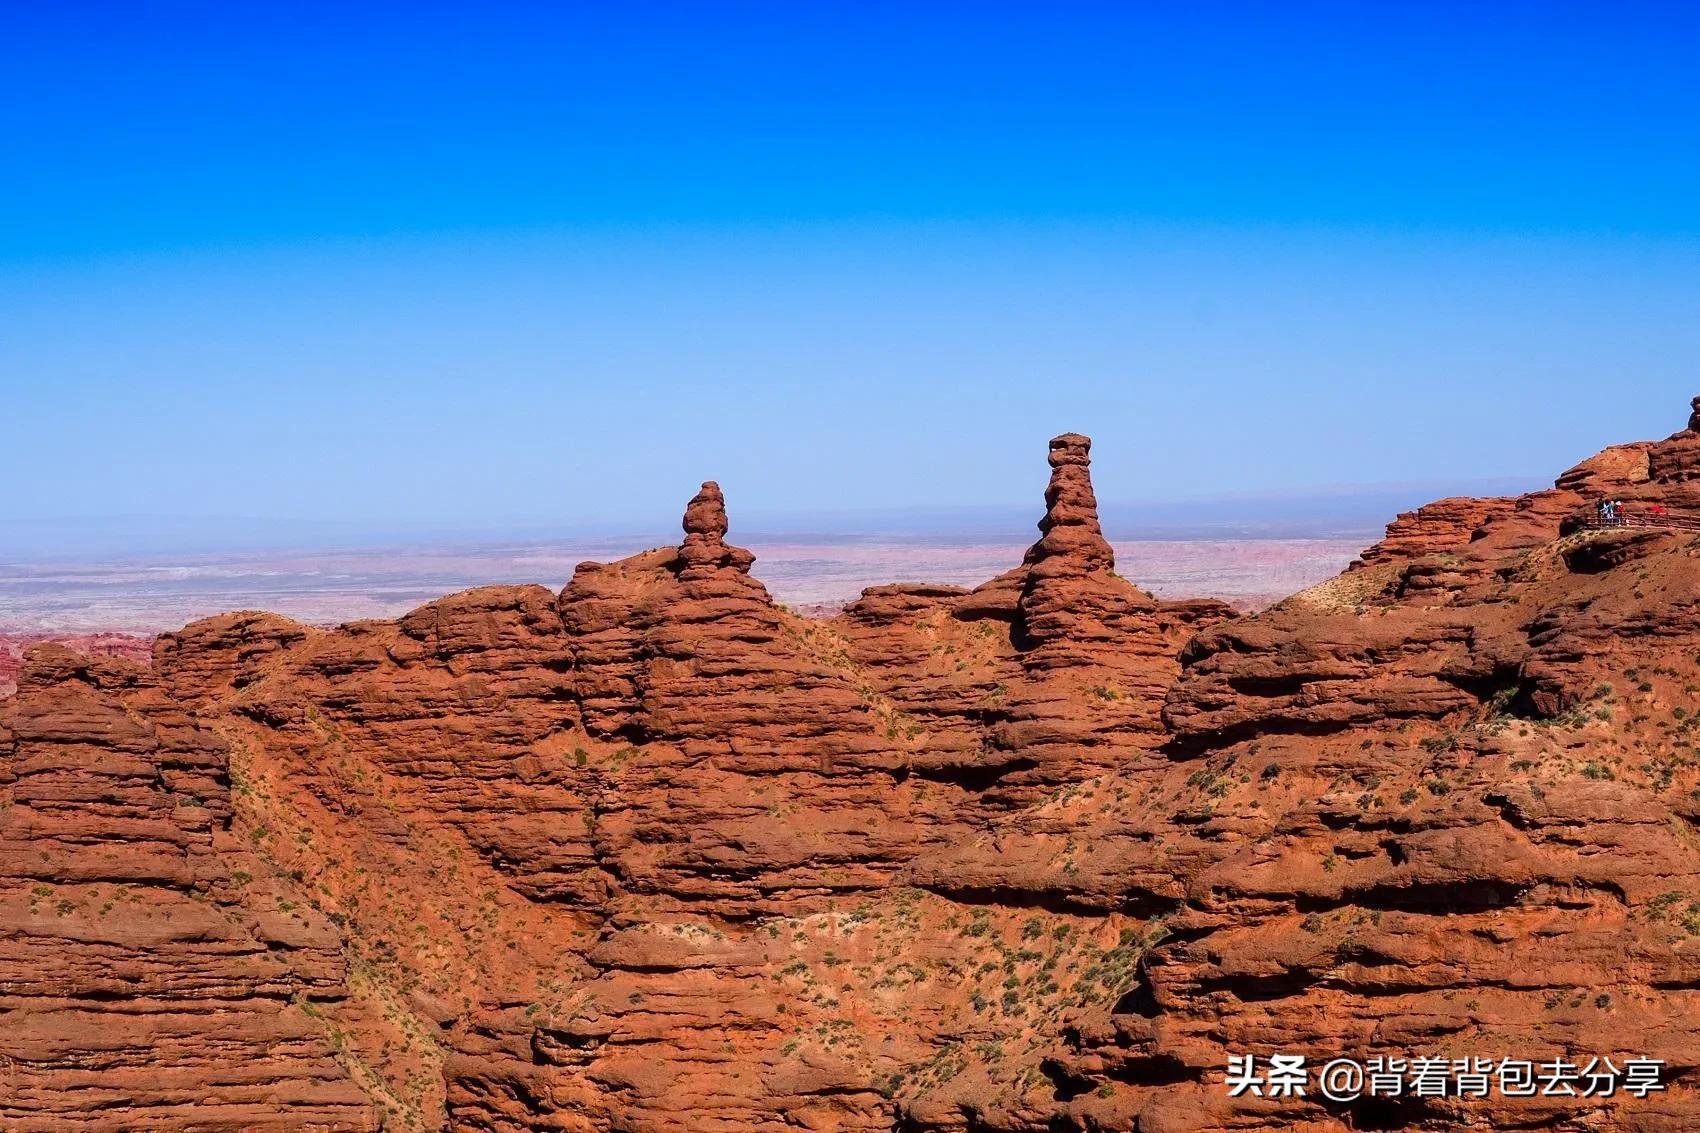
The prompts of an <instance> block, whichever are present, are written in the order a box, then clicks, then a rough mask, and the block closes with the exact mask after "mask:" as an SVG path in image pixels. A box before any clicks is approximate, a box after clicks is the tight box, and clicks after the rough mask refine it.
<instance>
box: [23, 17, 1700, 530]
mask: <svg viewBox="0 0 1700 1133" xmlns="http://www.w3.org/2000/svg"><path fill="white" fill-rule="evenodd" d="M355 9H358V10H357V11H356V10H355ZM1697 12H1700V9H1697V8H1696V7H1695V6H1694V5H1691V4H1676V3H1669V4H1634V3H1630V4H1621V3H1613V4H1606V3H1597V4H1565V3H1539V4H1533V3H1531V4H1518V3H1502V4H1456V5H1453V4H1445V3H1424V4H1417V3H1411V4H1392V3H1367V2H1366V3H1356V4H1322V3H1303V2H1291V3H1281V4H1275V3H1271V4H1179V3H1175V4H1169V3H1165V4H1134V3H1119V4H1102V5H1098V4H1088V3H1073V4H1069V3H1064V4H1037V3H1035V4H1019V5H1017V4H999V3H993V2H983V3H975V4H961V5H957V4H948V3H927V4H915V3H904V4H881V3H857V4H845V5H813V4H801V3H784V4H771V5H768V4H763V5H749V4H736V3H715V4H691V5H684V4H679V5H669V4H618V5H616V4H606V5H602V4H597V5H541V4H539V5H500V4H498V5H454V6H448V5H432V4H411V5H405V6H403V5H395V6H388V5H379V4H365V5H347V6H345V5H330V4H325V5H294V4H292V5H276V6H271V7H268V6H264V5H232V4H218V5H205V6H186V5H173V4H136V3H128V4H111V5H107V4H76V3H71V4H65V5H46V4H41V5H12V6H10V7H9V8H8V9H7V10H6V13H5V15H4V16H3V17H0V97H3V99H4V107H5V112H4V114H3V115H0V386H3V388H0V394H3V400H0V482H4V483H5V484H7V485H9V488H8V489H7V491H6V492H5V495H4V499H3V501H0V521H5V520H16V519H20V518H37V519H40V518H64V517H99V516H107V515H127V516H136V515H170V516H190V517H196V516H201V517H221V516H247V517H262V518H265V517H277V518H303V517H319V518H327V519H334V520H347V521H357V522H372V523H378V522H383V523H385V524H392V525H393V524H398V523H399V524H406V523H427V522H440V523H450V524H453V523H469V524H470V523H481V524H493V525H499V524H503V523H525V524H532V525H535V524H548V523H555V522H577V521H596V520H599V519H602V518H607V517H616V516H633V517H635V516H642V517H648V516H650V515H653V514H660V513H673V512H676V511H677V510H678V509H679V506H680V505H681V504H682V503H683V501H684V500H685V499H686V498H687V497H688V496H689V495H690V493H691V491H692V489H693V488H694V486H695V483H696V481H698V480H701V479H703V478H705V477H710V476H714V477H718V478H719V479H720V480H721V481H722V482H723V483H725V485H726V487H727V489H728V491H729V494H730V495H731V503H732V507H733V511H734V521H736V518H737V514H738V509H739V508H740V507H743V508H746V509H748V510H749V511H751V512H752V513H756V512H770V511H785V510H794V509H806V508H810V507H814V506H820V507H833V508H845V507H891V506H901V505H906V504H933V505H948V504H981V503H998V504H1001V503H1008V502H1023V501H1028V500H1031V499H1033V498H1035V496H1036V493H1037V491H1038V488H1039V485H1040V483H1042V480H1043V476H1044V466H1043V451H1044V441H1045V439H1046V438H1047V437H1048V436H1049V435H1051V434H1053V433H1055V432H1059V431H1062V430H1065V429H1077V430H1081V431H1085V432H1089V433H1091V434H1093V435H1094V436H1095V437H1096V438H1097V439H1098V450H1097V453H1098V458H1099V459H1098V476H1099V482H1100V494H1101V495H1104V496H1106V497H1108V498H1122V499H1132V498H1139V497H1146V496H1152V495H1160V494H1174V495H1195V494H1208V493H1215V492H1222V491H1232V490H1237V489H1244V490H1259V491H1268V490H1284V489H1288V488H1296V487H1301V486H1308V485H1319V484H1346V483H1361V482H1385V481H1425V482H1428V481H1441V480H1446V479H1456V478H1458V477H1461V476H1482V477H1494V476H1506V475H1525V474H1533V475H1536V476H1544V475H1550V474H1553V473H1556V472H1557V471H1559V470H1560V469H1561V468H1562V467H1563V466H1564V465H1566V464H1567V463H1569V462H1571V461H1572V460H1574V459H1576V458H1579V457H1581V456H1583V455H1586V454H1587V453H1589V452H1592V451H1593V450H1594V449H1596V448H1598V447H1600V446H1601V445H1603V444H1605V443H1609V442H1612V441H1615V440H1622V439H1630V438H1638V437H1643V436H1651V435H1663V434H1665V433H1668V432H1670V431H1672V430H1673V429H1675V428H1677V427H1678V426H1679V425H1680V424H1681V423H1682V421H1683V419H1684V417H1685V414H1686V401H1687V398H1688V397H1689V396H1690V395H1691V394H1694V393H1700V256H1697V255H1696V253H1697V252H1700V66H1697V65H1696V60H1697V58H1700V15H1697Z"/></svg>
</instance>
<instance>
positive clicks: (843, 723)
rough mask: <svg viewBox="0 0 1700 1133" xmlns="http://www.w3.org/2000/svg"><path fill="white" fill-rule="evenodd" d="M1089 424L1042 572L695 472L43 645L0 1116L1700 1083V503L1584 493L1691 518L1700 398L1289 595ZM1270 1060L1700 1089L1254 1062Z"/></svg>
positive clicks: (1088, 1121) (308, 1122)
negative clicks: (584, 529)
mask: <svg viewBox="0 0 1700 1133" xmlns="http://www.w3.org/2000/svg"><path fill="white" fill-rule="evenodd" d="M1696 411H1697V413H1700V405H1697V409H1696ZM1089 451H1090V445H1089V442H1088V441H1087V439H1086V438H1085V437H1082V436H1079V435H1077V434H1065V435H1064V436H1061V437H1058V438H1056V439H1055V440H1054V441H1053V442H1052V443H1051V450H1050V465H1051V479H1050V484H1049V486H1048V488H1047V490H1046V495H1045V503H1046V509H1045V515H1044V518H1043V519H1042V521H1041V523H1040V525H1039V526H1040V538H1039V539H1038V541H1037V542H1036V543H1035V544H1034V545H1033V547H1032V548H1031V549H1030V550H1029V551H1028V553H1027V555H1026V556H1025V558H1024V560H1023V561H1022V562H1021V563H1020V564H1019V565H1017V566H1016V567H1015V568H1013V569H1012V570H1010V571H1009V572H1007V573H1005V574H1003V575H1001V576H999V577H998V578H995V579H993V580H991V581H990V582H987V583H986V584H984V585H982V586H980V587H978V588H975V589H973V590H964V589H960V588H955V587H945V586H930V585H914V584H902V585H891V586H881V587H875V588H872V589H870V590H868V591H866V592H864V593H863V595H862V596H861V598H860V599H859V600H857V601H856V602H854V603H852V604H851V605H850V606H848V607H847V608H846V609H845V610H844V611H843V612H842V613H840V614H838V615H836V616H834V617H832V618H830V619H808V618H803V617H799V616H797V615H796V614H793V613H791V612H789V611H787V610H785V609H783V608H781V607H779V606H777V605H776V604H775V603H774V602H773V601H772V600H771V598H770V597H769V595H768V594H767V591H766V590H765V588H764V587H763V586H762V584H761V583H760V582H759V581H758V580H757V579H756V578H755V577H753V576H752V575H751V573H750V571H751V566H752V562H753V560H752V557H751V555H750V554H749V553H748V552H747V551H744V550H742V549H740V548H738V547H736V546H734V545H733V544H731V543H729V542H728V541H727V539H728V535H729V526H728V519H727V511H726V505H725V500H724V498H723V495H722V493H721V492H720V489H719V488H718V486H716V485H715V484H713V483H705V484H704V485H703V486H702V490H701V491H700V492H699V493H698V494H697V496H696V497H695V498H694V499H693V500H691V502H690V503H689V505H688V506H687V508H686V511H685V517H684V524H683V527H684V533H683V539H682V541H681V544H680V545H679V546H678V547H669V548H661V549H658V550H655V551H650V552H646V553H644V554H641V555H637V556H634V557H632V558H629V559H625V560H622V561H620V562H616V563H609V564H600V563H586V564H583V565H582V566H580V567H579V569H578V570H577V572H576V573H575V575H574V577H573V579H572V581H571V582H570V583H569V584H568V585H567V586H566V588H565V589H564V590H562V591H561V592H560V593H558V594H557V593H552V592H550V591H548V590H546V589H543V588H541V587H495V588H486V589H481V590H473V591H467V592H465V593H462V594H456V595H450V596H448V597H445V598H443V599H440V600H438V601H436V602H433V603H430V604H428V605H426V606H424V607H422V608H420V609H419V610H416V611H414V612H413V613H411V614H409V615H407V616H405V617H403V618H400V619H398V620H396V621H394V622H362V623H354V624H350V625H347V626H344V627H341V628H340V629H336V630H320V629H312V628H309V627H305V626H301V625H298V624H296V623H293V622H291V621H289V620H288V619H284V618H279V617H276V616H274V615H266V614H251V613H244V614H230V615H224V616H221V617H218V618H213V619H208V620H206V621H203V622H199V623H196V624H194V625H191V626H189V627H186V628H185V629H184V630H182V631H180V632H178V633H175V634H171V635H167V636H166V637H163V638H161V639H160V640H159V641H158V642H157V643H156V644H155V647H154V654H153V658H152V667H151V668H144V667H141V666H137V665H133V664H129V663H124V662H117V661H107V660H83V659H79V658H77V657H75V656H74V655H72V654H69V653H67V652H65V651H63V650H55V649H41V650H37V651H36V652H35V653H33V654H32V655H31V657H30V660H29V664H28V667H27V669H26V671H25V673H24V675H23V680H22V684H21V687H20V690H19V692H18V693H17V695H15V696H13V697H11V698H10V699H7V700H4V701H0V791H4V792H5V795H4V802H5V804H6V805H5V809H4V810H0V879H4V880H0V917H5V918H6V923H7V929H8V931H7V933H6V934H4V935H3V936H0V953H3V954H4V962H3V963H0V973H4V977H3V979H0V1006H3V1008H4V1010H5V1011H6V1012H7V1014H6V1016H5V1019H6V1022H7V1023H8V1024H9V1025H10V1026H9V1028H8V1030H7V1032H6V1035H5V1037H3V1038H0V1056H4V1058H5V1059H7V1060H9V1061H7V1062H5V1063H4V1064H0V1114H3V1115H4V1116H5V1118H6V1121H5V1122H0V1124H6V1125H7V1127H8V1128H11V1127H13V1126H14V1125H16V1127H18V1128H43V1129H46V1128H81V1127H88V1128H115V1129H118V1128H132V1127H146V1128H183V1129H189V1128H197V1129H199V1128H206V1129H225V1128H228V1129H237V1128H280V1129H281V1128H325V1129H343V1128H356V1129H358V1128H370V1127H373V1126H374V1125H375V1124H376V1123H377V1122H379V1121H384V1122H387V1125H386V1127H391V1128H401V1129H421V1128H423V1129H438V1128H443V1129H455V1130H487V1131H492V1133H494V1131H502V1133H509V1131H516V1130H558V1131H583V1133H589V1131H593V1130H594V1131H601V1130H626V1131H646V1133H647V1131H658V1133H659V1131H678V1133H686V1131H691V1133H696V1131H702V1130H714V1131H718V1130H724V1131H728V1133H730V1131H734V1130H735V1131H745V1130H773V1131H778V1130H795V1129H814V1130H891V1131H899V1130H901V1131H906V1133H915V1131H921V1130H934V1131H946V1130H950V1131H963V1133H966V1131H968V1130H978V1131H1004V1133H1017V1131H1020V1133H1041V1131H1055V1130H1077V1131H1086V1130H1090V1131H1101V1130H1120V1131H1127V1130H1133V1129H1138V1130H1140V1131H1142V1133H1154V1131H1164V1133H1170V1131H1182V1130H1197V1131H1200V1133H1203V1131H1220V1130H1230V1129H1232V1130H1255V1129H1265V1130H1278V1129H1301V1128H1302V1129H1312V1130H1346V1129H1393V1128H1414V1129H1434V1130H1442V1129H1456V1128H1464V1127H1471V1128H1519V1129H1552V1130H1559V1129H1582V1128H1587V1129H1596V1130H1679V1129H1691V1128H1700V1096H1697V1095H1696V1093H1695V1091H1694V1088H1693V1077H1694V1075H1695V1073H1696V1068H1697V1067H1700V1023H1696V1021H1695V1020H1697V1019H1700V1001H1697V998H1696V997H1697V995H1700V839H1697V837H1696V833H1695V828H1696V825H1697V824H1700V802H1697V801H1696V799H1697V798H1700V737H1697V736H1696V735H1695V728H1696V727H1700V725H1696V724H1695V720H1696V719H1697V718H1700V717H1697V716H1696V715H1695V712H1696V709H1697V708H1700V704H1697V703H1696V698H1697V697H1700V550H1697V549H1696V548H1695V547H1694V546H1692V545H1691V537H1690V536H1689V535H1688V534H1687V533H1686V532H1683V531H1678V530H1669V529H1652V528H1629V529H1620V530H1619V529H1614V530H1605V531H1596V530H1590V529H1586V527H1585V520H1586V519H1587V518H1588V517H1589V516H1590V515H1592V514H1593V508H1594V505H1595V503H1596V502H1597V500H1599V499H1600V498H1606V497H1609V498H1615V499H1620V500H1622V501H1624V502H1625V504H1626V505H1627V506H1629V507H1630V508H1631V509H1632V510H1633V509H1646V510H1647V512H1648V513H1649V514H1651V509H1653V508H1655V507H1657V508H1659V509H1662V513H1663V514H1665V515H1670V516H1676V517H1682V518H1700V433H1696V432H1695V431H1694V429H1693V427H1692V426H1691V427H1690V429H1688V430H1685V431H1684V432H1682V433H1678V434H1677V435H1675V436H1673V437H1671V438H1669V439H1668V440H1665V441H1660V442H1646V443H1638V444H1630V445H1622V446H1618V447H1615V448H1612V449H1608V450H1607V451H1606V452H1604V453H1602V454H1600V455H1599V456H1596V457H1594V458H1592V459H1590V460H1588V461H1586V462H1584V463H1583V464H1580V465H1578V466H1577V467H1576V468H1574V469H1572V470H1570V471H1569V472H1566V473H1565V474H1564V475H1563V476H1561V477H1560V478H1559V479H1558V481H1557V482H1556V483H1555V486H1554V487H1553V488H1552V489H1549V490H1546V491H1543V492H1536V493H1531V494H1530V495H1527V496H1523V497H1519V498H1516V499H1503V500H1445V501H1440V502H1438V503H1436V504H1431V505H1429V506H1428V507H1425V508H1422V509H1419V510H1418V511H1416V512H1413V513H1410V514H1408V515H1405V516H1401V517H1399V518H1398V519H1397V520H1395V521H1394V523H1392V524H1391V525H1390V526H1389V529H1388V534H1387V538H1386V539H1384V540H1383V541H1382V542H1381V543H1378V544H1377V545H1376V546H1375V547H1372V548H1370V549H1368V550H1366V551H1365V553H1364V555H1363V558H1362V560H1361V562H1360V563H1358V564H1355V566H1354V568H1353V569H1352V570H1349V571H1348V572H1346V573H1345V574H1343V575H1341V576H1340V577H1339V578H1337V579H1334V580H1332V581H1330V582H1327V583H1324V584H1322V585H1321V586H1319V587H1315V588H1313V589H1311V590H1309V591H1306V592H1303V593H1301V594H1298V595H1294V596H1293V597H1291V598H1289V599H1287V600H1286V601H1285V602H1282V603H1280V604H1279V605H1277V606H1276V607H1273V608H1272V609H1270V610H1268V611H1266V612H1264V613H1262V614H1260V615H1257V616H1255V617H1236V616H1235V615H1234V614H1233V611H1231V610H1230V609H1228V608H1227V607H1225V606H1223V605H1221V604H1219V603H1212V602H1160V601H1158V600H1156V599H1154V598H1152V597H1151V596H1150V595H1149V594H1146V593H1145V592H1143V591H1141V590H1139V589H1138V588H1137V587H1136V586H1134V585H1133V584H1132V583H1130V582H1128V581H1126V580H1124V579H1122V578H1121V577H1119V576H1118V575H1117V574H1116V573H1115V569H1114V565H1115V564H1114V558H1113V555H1112V552H1111V549H1110V547H1109V545H1108V544H1107V543H1106V542H1105V540H1104V538H1103V536H1102V533H1101V531H1100V530H1099V527H1098V521H1097V509H1096V502H1095V500H1094V498H1093V494H1092V487H1091V482H1090V477H1089V463H1088V461H1089ZM44 891H45V892H44ZM7 910H10V912H8V911H7ZM1270 1053H1300V1054H1305V1055H1308V1056H1310V1057H1311V1058H1312V1060H1313V1064H1314V1063H1315V1062H1318V1061H1320V1060H1321V1059H1323V1058H1325V1057H1328V1056H1332V1055H1335V1054H1347V1055H1351V1056H1354V1057H1359V1058H1363V1057H1369V1056H1372V1055H1377V1054H1385V1055H1392V1056H1401V1057H1423V1056H1430V1055H1439V1056H1445V1057H1448V1058H1455V1057H1476V1056H1481V1057H1504V1056H1520V1057H1527V1058H1533V1059H1552V1058H1555V1057H1560V1056H1563V1057H1567V1058H1572V1059H1579V1060H1580V1061H1583V1062H1585V1061H1586V1059H1587V1058H1588V1057H1590V1056H1594V1055H1599V1056H1609V1057H1612V1058H1613V1059H1615V1060H1617V1061H1619V1062H1620V1063H1621V1062H1622V1061H1623V1060H1624V1059H1626V1058H1627V1057H1629V1056H1647V1057H1652V1058H1660V1059H1663V1060H1665V1062H1666V1064H1667V1071H1666V1077H1667V1079H1668V1085H1669V1089H1668V1090H1666V1091H1663V1092H1659V1093H1654V1094H1652V1095H1651V1096H1649V1097H1647V1098H1645V1099H1636V1098H1625V1097H1618V1098H1611V1099H1605V1098H1575V1097H1534V1098H1504V1097H1492V1098H1488V1099H1481V1100H1477V1099H1465V1098H1458V1097H1438V1098H1405V1099H1400V1100H1398V1101H1396V1102H1390V1101H1368V1102H1361V1103H1357V1104H1328V1105H1324V1104H1321V1102H1320V1101H1319V1099H1317V1098H1316V1097H1315V1096H1314V1094H1313V1095H1311V1096H1306V1097H1299V1098H1279V1099H1276V1098H1265V1099H1260V1098H1240V1099H1234V1098H1230V1097H1229V1096H1228V1094H1227V1091H1226V1090H1225V1089H1224V1087H1223V1084H1222V1082H1223V1073H1224V1070H1225V1069H1226V1066H1227V1061H1228V1057H1229V1055H1231V1054H1256V1055H1268V1054H1270ZM31 1123H33V1124H31Z"/></svg>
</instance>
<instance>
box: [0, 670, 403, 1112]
mask: <svg viewBox="0 0 1700 1133" xmlns="http://www.w3.org/2000/svg"><path fill="white" fill-rule="evenodd" d="M230 815H231V804H230V791H229V777H228V749H227V747H226V745H225V743H224V741H223V740H222V739H221V738H220V737H219V736H218V735H217V734H216V733H215V732H213V731H212V730H211V729H209V728H207V727H206V726H204V725H202V724H201V723H199V722H197V721H196V720H194V719H193V718H191V717H190V716H189V715H187V714H186V713H185V712H184V711H183V709H182V707H181V706H180V705H178V704H177V703H176V702H174V701H172V700H171V699H170V698H168V697H165V696H163V695H161V690H160V689H159V688H158V687H157V686H156V685H155V684H154V683H153V681H152V680H151V679H150V678H149V676H148V675H147V674H146V672H145V671H144V670H141V669H139V668H136V667H134V666H133V665H130V664H127V663H123V662H108V661H105V660H103V659H96V660H86V659H84V658H81V657H79V656H77V655H75V654H72V653H69V652H68V651H66V650H64V649H62V648H59V647H57V646H38V647H36V648H35V649H33V650H32V651H31V653H30V654H29V656H28V662H27V669H26V672H25V676H24V680H23V683H22V686H21V688H20V690H19V692H18V693H17V695H15V696H13V697H11V698H10V699H7V700H4V701H0V972H4V973H5V976H4V978H3V981H0V1014H3V1015H4V1018H5V1023H6V1025H5V1027H4V1028H0V1066H3V1067H4V1074H3V1077H0V1124H4V1125H5V1127H6V1128H7V1129H18V1130H50V1129H52V1130H57V1129H66V1128H91V1129H94V1128H107V1129H110V1128H139V1127H141V1126H143V1125H144V1124H145V1125H146V1127H147V1128H150V1129H182V1130H189V1129H195V1130H230V1131H236V1130H248V1129H279V1130H283V1129H304V1128H312V1129H324V1130H333V1129H336V1130H360V1129H375V1128H377V1111H376V1109H375V1108H374V1106H373V1105H372V1103H371V1101H370V1099H368V1097H367V1096H366V1095H365V1094H364V1093H363V1092H362V1091H361V1090H359V1089H357V1088H356V1086H355V1084H354V1082H353V1081H352V1080H351V1078H350V1075H349V1073H348V1072H347V1070H346V1069H345V1068H344V1067H343V1066H342V1065H340V1064H339V1063H338V1061H337V1060H336V1058H335V1054H334V1050H333V1047H332V1040H331V1036H330V1035H329V1034H328V1033H327V1031H326V1029H325V1027H324V1026H323V1025H322V1024H321V1023H320V1021H319V1019H318V1015H319V1013H320V1011H322V1010H324V1009H326V1008H330V1007H334V1006H335V1005H336V1004H338V1003H339V1002H340V1001H342V1000H343V999H345V998H346V996H347V994H348V993H347V986H346V978H347V974H346V970H345V968H344V965H343V961H342V955H341V950H340V942H339V939H338V934H337V932H336V929H335V928H334V926H333V925H332V924H331V923H330V922H329V921H328V920H326V919H325V917H324V916H323V915H322V914H321V913H319V912H318V911H317V910H316V909H314V908H313V907H312V906H311V905H310V904H309V903H307V902H306V901H305V900H304V899H303V898H302V895H301V894H299V893H298V892H297V891H295V890H294V889H293V887H290V886H288V885H282V886H279V885H275V884H273V883H271V882H270V881H269V880H268V879H267V878H266V876H265V875H266V873H267V872H268V871H265V870H264V869H263V867H262V866H261V865H260V864H259V863H258V861H257V860H255V859H254V858H253V857H252V856H250V855H249V854H248V853H247V852H246V850H245V849H244V848H243V847H242V846H241V845H240V844H239V843H238V842H237V840H236V839H234V838H232V837H231V836H230V834H229V832H228V826H229V821H230ZM284 894H287V895H288V896H287V897H286V896H284ZM290 898H293V899H290Z"/></svg>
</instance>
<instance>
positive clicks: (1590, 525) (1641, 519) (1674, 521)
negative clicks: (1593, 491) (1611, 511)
mask: <svg viewBox="0 0 1700 1133" xmlns="http://www.w3.org/2000/svg"><path fill="white" fill-rule="evenodd" d="M1618 527H1663V528H1668V529H1670V530H1674V531H1700V517H1694V516H1687V515H1648V514H1646V513H1645V512H1634V513H1629V514H1625V515H1618V516H1614V517H1612V518H1611V519H1601V518H1600V517H1599V516H1597V515H1591V516H1589V517H1588V518H1587V520H1585V521H1584V522H1583V524H1582V528H1583V530H1586V531H1610V530H1612V529H1614V528H1618Z"/></svg>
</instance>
